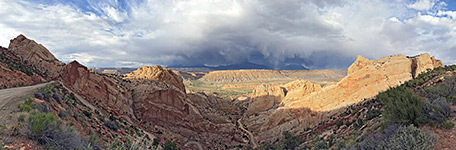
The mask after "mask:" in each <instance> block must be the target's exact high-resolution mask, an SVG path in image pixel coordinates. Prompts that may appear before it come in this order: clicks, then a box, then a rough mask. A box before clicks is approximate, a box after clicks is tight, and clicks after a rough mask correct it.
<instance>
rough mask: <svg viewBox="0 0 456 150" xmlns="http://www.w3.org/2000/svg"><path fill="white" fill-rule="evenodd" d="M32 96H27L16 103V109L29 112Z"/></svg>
mask: <svg viewBox="0 0 456 150" xmlns="http://www.w3.org/2000/svg"><path fill="white" fill-rule="evenodd" d="M33 100H34V99H33V98H27V99H26V100H25V101H24V102H22V103H21V104H19V105H18V109H19V111H21V112H30V111H31V110H32V107H31V106H30V105H31V104H32V102H33Z"/></svg>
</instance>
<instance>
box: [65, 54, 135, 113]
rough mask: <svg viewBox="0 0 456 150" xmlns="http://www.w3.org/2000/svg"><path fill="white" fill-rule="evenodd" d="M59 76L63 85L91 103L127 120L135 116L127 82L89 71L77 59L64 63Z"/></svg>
mask: <svg viewBox="0 0 456 150" xmlns="http://www.w3.org/2000/svg"><path fill="white" fill-rule="evenodd" d="M61 76H62V78H61V80H62V81H63V83H64V85H66V86H67V87H69V88H70V89H72V90H73V91H74V92H76V93H78V94H79V95H81V96H83V97H85V98H86V99H87V100H88V101H89V102H91V103H92V104H95V105H97V106H99V107H100V108H104V109H106V110H107V111H108V112H112V113H113V114H114V115H117V116H120V117H123V118H125V119H127V120H129V119H130V118H133V119H134V118H135V116H134V115H133V109H132V107H131V105H132V103H133V101H132V100H131V93H129V92H128V91H129V88H131V86H130V85H129V84H127V82H124V81H121V80H116V79H113V78H108V77H105V76H101V75H98V74H94V73H91V72H90V71H89V70H88V69H87V67H85V66H83V65H81V64H79V63H78V62H77V61H73V62H70V63H68V64H67V65H65V66H64V67H63V68H62V71H61Z"/></svg>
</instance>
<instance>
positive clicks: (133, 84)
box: [0, 35, 443, 149]
mask: <svg viewBox="0 0 456 150" xmlns="http://www.w3.org/2000/svg"><path fill="white" fill-rule="evenodd" d="M1 54H2V55H1V56H2V57H1V59H0V88H3V89H6V88H11V87H16V86H25V85H34V84H39V83H45V82H49V81H58V82H60V83H62V84H63V85H64V86H65V87H67V88H68V89H69V90H71V91H72V92H74V93H76V94H78V95H80V96H81V97H83V98H84V99H85V100H87V101H88V102H89V103H90V104H91V105H93V106H94V107H96V108H98V109H99V110H100V111H101V113H103V114H110V115H113V116H116V117H118V118H121V119H122V120H125V121H127V122H129V123H131V124H134V125H137V126H139V127H140V128H141V129H143V130H145V131H147V132H149V133H151V134H153V135H154V136H155V137H156V138H157V139H158V140H159V141H160V143H164V142H165V141H166V140H172V141H175V142H176V143H177V144H178V146H179V147H182V148H187V149H196V148H199V149H200V148H201V147H203V148H204V149H235V148H239V147H249V146H252V147H253V148H257V147H258V143H264V142H266V143H267V142H273V141H276V140H278V138H280V137H279V136H278V135H281V134H282V133H283V132H284V131H288V132H291V133H295V134H297V135H299V134H302V133H303V132H305V129H307V128H311V127H314V126H316V125H318V124H319V123H320V122H322V121H325V120H328V119H329V118H330V117H331V116H334V115H336V114H340V113H341V112H342V111H343V110H344V108H346V107H348V106H351V105H355V104H358V103H361V102H363V101H365V100H367V99H371V98H373V97H375V96H376V95H377V94H378V93H379V92H382V91H385V90H387V89H388V88H390V87H395V86H398V85H400V84H402V83H404V82H406V81H408V80H411V79H413V78H415V77H417V76H418V75H419V74H420V73H423V72H426V71H429V70H432V69H434V68H437V67H441V66H443V64H442V62H441V61H440V60H437V59H436V58H435V57H431V56H430V55H429V54H427V53H424V54H421V55H418V56H414V57H407V56H404V55H401V54H398V55H394V56H387V57H383V58H380V59H377V60H369V59H367V58H364V57H362V56H358V57H357V58H356V60H355V61H354V62H353V64H352V65H350V67H349V68H348V69H347V70H263V69H256V70H222V71H208V72H185V71H173V70H171V69H168V68H164V67H162V66H158V65H156V66H143V67H141V68H138V69H137V70H134V71H132V72H129V73H126V72H125V74H122V75H119V74H118V73H117V72H116V71H112V72H111V73H99V72H94V71H93V69H89V68H87V67H86V66H84V65H82V64H80V63H79V62H77V61H72V62H68V63H63V62H61V61H59V60H57V59H56V57H55V56H54V55H53V54H52V53H51V52H50V51H49V50H47V49H46V48H45V47H44V46H43V45H41V44H38V43H36V42H35V41H33V40H30V39H27V38H26V37H25V36H24V35H19V36H18V37H16V38H14V39H12V40H11V41H10V45H9V47H8V48H1ZM112 73H114V74H112ZM211 88H214V89H216V90H213V89H211ZM229 90H241V91H240V92H238V93H234V94H233V93H220V91H229ZM223 94H224V95H223Z"/></svg>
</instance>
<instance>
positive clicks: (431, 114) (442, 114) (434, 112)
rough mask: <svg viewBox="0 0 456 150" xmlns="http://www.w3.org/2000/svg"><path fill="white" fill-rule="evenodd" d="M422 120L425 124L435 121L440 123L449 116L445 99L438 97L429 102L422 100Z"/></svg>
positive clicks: (448, 108) (449, 111)
mask: <svg viewBox="0 0 456 150" xmlns="http://www.w3.org/2000/svg"><path fill="white" fill-rule="evenodd" d="M423 102H424V105H423V111H422V115H423V119H424V120H425V121H426V122H430V121H435V122H438V123H442V122H443V121H445V120H446V119H447V118H448V117H450V115H451V107H450V104H449V103H448V102H447V100H446V98H444V97H439V98H437V99H435V100H432V101H430V100H429V99H424V100H423Z"/></svg>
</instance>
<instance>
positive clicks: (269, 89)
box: [246, 84, 287, 115]
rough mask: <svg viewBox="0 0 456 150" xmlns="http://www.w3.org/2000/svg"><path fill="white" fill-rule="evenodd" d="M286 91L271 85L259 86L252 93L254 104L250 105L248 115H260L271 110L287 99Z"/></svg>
mask: <svg viewBox="0 0 456 150" xmlns="http://www.w3.org/2000/svg"><path fill="white" fill-rule="evenodd" d="M286 93H287V91H286V89H285V88H283V87H280V86H273V85H271V84H261V85H258V86H257V87H256V88H255V89H254V90H253V92H252V94H251V98H252V103H251V104H250V105H249V107H248V109H247V112H246V114H247V115H249V114H253V113H258V112H261V111H266V110H269V109H271V108H272V107H273V106H274V105H277V104H279V103H280V102H281V100H282V99H283V98H284V97H285V94H286Z"/></svg>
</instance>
